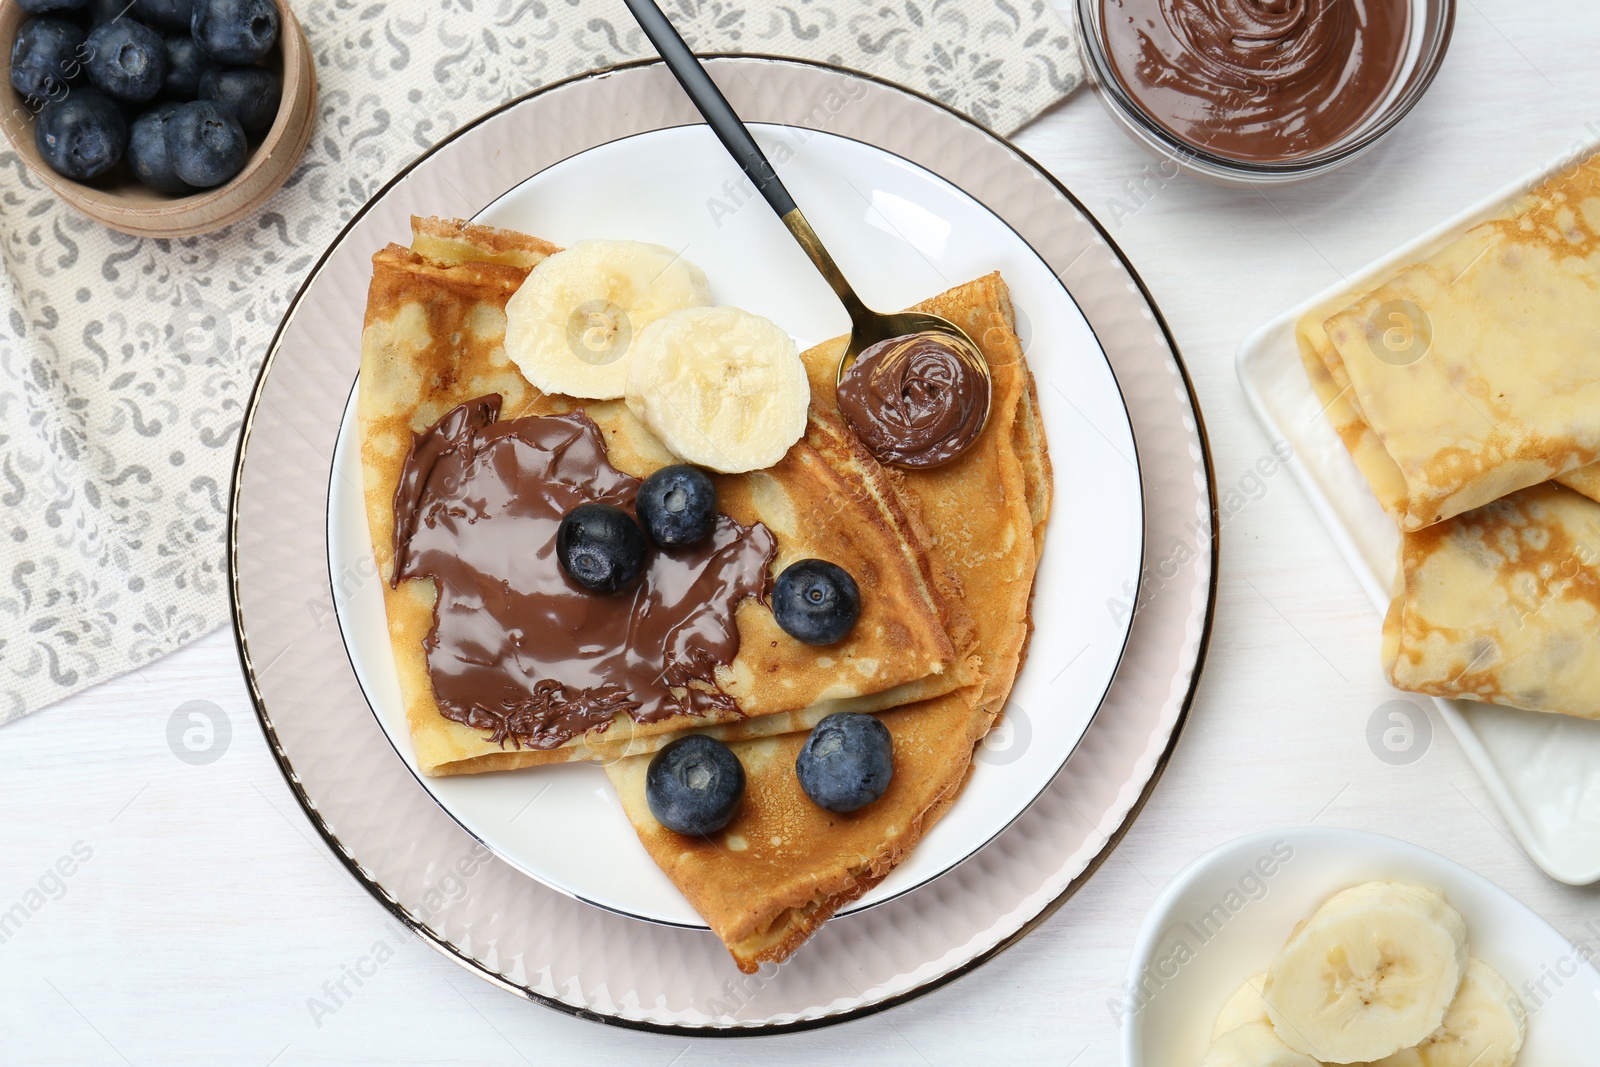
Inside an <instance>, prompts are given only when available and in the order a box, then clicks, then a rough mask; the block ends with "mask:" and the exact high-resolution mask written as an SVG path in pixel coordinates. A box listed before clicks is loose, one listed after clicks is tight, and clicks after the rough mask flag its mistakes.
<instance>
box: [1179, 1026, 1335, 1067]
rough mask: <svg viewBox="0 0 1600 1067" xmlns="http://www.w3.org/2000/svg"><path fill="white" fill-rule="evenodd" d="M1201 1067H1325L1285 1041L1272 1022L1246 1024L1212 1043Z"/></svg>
mask: <svg viewBox="0 0 1600 1067" xmlns="http://www.w3.org/2000/svg"><path fill="white" fill-rule="evenodd" d="M1200 1067H1322V1065H1321V1064H1320V1063H1318V1062H1317V1061H1316V1060H1314V1059H1312V1058H1311V1057H1310V1056H1305V1055H1302V1054H1300V1053H1298V1052H1296V1051H1295V1050H1294V1049H1292V1048H1290V1047H1289V1046H1288V1045H1285V1044H1284V1043H1283V1039H1282V1038H1280V1037H1279V1036H1278V1034H1277V1032H1276V1031H1275V1030H1273V1029H1272V1024H1271V1023H1265V1022H1261V1021H1260V1020H1256V1021H1254V1022H1248V1023H1245V1024H1244V1025H1243V1026H1239V1027H1236V1028H1234V1029H1232V1030H1229V1031H1228V1032H1227V1033H1225V1034H1223V1035H1222V1036H1221V1037H1219V1038H1217V1039H1216V1040H1214V1041H1212V1042H1211V1047H1210V1048H1209V1049H1207V1050H1206V1055H1205V1058H1204V1059H1202V1060H1201V1061H1200Z"/></svg>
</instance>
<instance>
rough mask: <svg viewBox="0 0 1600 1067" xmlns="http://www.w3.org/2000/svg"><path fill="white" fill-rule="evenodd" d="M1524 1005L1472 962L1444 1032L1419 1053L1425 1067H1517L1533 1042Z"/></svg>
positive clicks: (1491, 972)
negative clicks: (1525, 1042) (1527, 1040)
mask: <svg viewBox="0 0 1600 1067" xmlns="http://www.w3.org/2000/svg"><path fill="white" fill-rule="evenodd" d="M1527 1029H1528V1016H1527V1012H1525V1011H1524V1010H1523V1007H1522V1001H1520V1000H1518V999H1517V995H1516V993H1514V992H1512V990H1511V986H1510V985H1508V984H1507V983H1506V980H1505V979H1504V978H1502V977H1500V972H1498V971H1496V970H1495V969H1494V968H1493V967H1490V966H1489V965H1488V964H1487V963H1484V962H1483V961H1482V960H1479V959H1472V960H1469V961H1468V962H1467V975H1466V977H1465V978H1463V979H1462V981H1461V990H1460V992H1458V993H1456V999H1455V1000H1454V1001H1453V1002H1451V1004H1450V1010H1448V1011H1446V1012H1445V1013H1444V1022H1443V1023H1441V1024H1440V1026H1439V1029H1438V1030H1436V1031H1434V1034H1433V1036H1432V1037H1430V1038H1428V1039H1427V1040H1426V1041H1424V1042H1423V1043H1422V1044H1421V1045H1419V1046H1418V1047H1417V1052H1418V1053H1419V1054H1420V1056H1421V1059H1420V1061H1419V1062H1420V1063H1421V1064H1422V1067H1511V1065H1512V1064H1514V1063H1516V1062H1517V1053H1519V1052H1521V1051H1522V1039H1523V1038H1524V1037H1526V1036H1527Z"/></svg>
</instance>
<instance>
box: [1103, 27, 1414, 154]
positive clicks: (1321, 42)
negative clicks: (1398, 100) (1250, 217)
mask: <svg viewBox="0 0 1600 1067" xmlns="http://www.w3.org/2000/svg"><path fill="white" fill-rule="evenodd" d="M1101 2H1102V9H1101V17H1102V22H1103V25H1104V31H1103V32H1104V38H1105V47H1106V52H1107V53H1108V55H1109V56H1110V59H1111V69H1112V72H1113V73H1114V74H1115V76H1116V79H1117V81H1119V82H1121V83H1122V86H1123V88H1124V89H1126V90H1127V92H1128V94H1129V95H1130V96H1132V97H1133V98H1134V100H1136V101H1137V102H1138V104H1139V106H1140V107H1141V108H1143V109H1144V111H1145V113H1146V114H1147V115H1148V116H1149V117H1150V118H1151V119H1152V120H1153V121H1154V122H1155V123H1156V124H1158V125H1160V126H1162V127H1164V128H1165V129H1167V130H1168V131H1169V132H1171V133H1172V134H1173V135H1175V136H1176V137H1178V138H1179V139H1180V140H1183V141H1187V142H1189V143H1190V144H1192V145H1195V146H1197V147H1199V148H1203V149H1206V150H1207V151H1210V152H1214V153H1216V154H1217V155H1219V156H1225V157H1227V158H1229V159H1238V160H1245V161H1249V162H1280V161H1287V160H1292V159H1298V158H1300V157H1302V156H1307V155H1311V154H1313V153H1315V152H1319V151H1321V150H1323V149H1325V148H1327V147H1329V146H1331V145H1333V144H1335V143H1336V142H1338V141H1339V140H1340V139H1341V138H1342V137H1344V136H1345V135H1347V134H1349V133H1350V132H1351V131H1352V130H1354V129H1356V128H1357V127H1358V126H1360V125H1361V123H1362V122H1364V121H1366V120H1367V119H1368V118H1369V117H1371V115H1372V114H1373V113H1374V112H1375V111H1376V110H1377V109H1378V107H1379V106H1380V105H1381V104H1382V103H1383V100H1384V98H1385V97H1386V96H1388V94H1389V89H1390V88H1391V87H1392V86H1393V85H1394V82H1395V77H1396V76H1397V75H1398V73H1399V71H1400V65H1401V61H1402V59H1403V58H1404V55H1405V47H1406V39H1407V37H1408V35H1409V33H1410V10H1411V5H1410V4H1409V3H1406V2H1405V0H1101Z"/></svg>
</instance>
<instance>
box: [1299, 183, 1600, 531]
mask: <svg viewBox="0 0 1600 1067" xmlns="http://www.w3.org/2000/svg"><path fill="white" fill-rule="evenodd" d="M1322 328H1323V329H1324V330H1325V331H1326V342H1327V343H1326V344H1325V345H1324V344H1321V343H1320V338H1319V337H1317V336H1316V334H1317V330H1316V328H1315V327H1312V328H1310V329H1307V328H1304V326H1303V328H1302V331H1301V332H1302V344H1303V345H1307V344H1309V346H1310V347H1311V348H1313V349H1314V350H1315V351H1317V353H1318V355H1319V356H1320V357H1321V358H1322V359H1323V360H1324V361H1325V363H1326V366H1327V369H1328V372H1329V374H1330V375H1331V377H1332V379H1333V381H1334V382H1335V384H1336V385H1337V386H1338V388H1339V389H1340V390H1345V394H1344V395H1345V398H1346V400H1347V401H1348V403H1349V405H1350V407H1351V408H1352V409H1353V410H1354V412H1355V413H1356V415H1357V416H1359V417H1360V419H1361V420H1362V421H1363V422H1365V423H1366V425H1367V426H1369V427H1370V428H1371V430H1372V432H1373V433H1374V434H1375V435H1376V437H1377V440H1378V442H1379V443H1380V444H1381V446H1382V448H1383V450H1384V451H1385V452H1387V454H1388V455H1389V457H1390V458H1391V459H1392V460H1393V462H1394V464H1395V466H1396V468H1397V469H1398V471H1399V474H1400V477H1401V480H1402V483H1403V486H1404V490H1403V493H1401V494H1399V495H1397V496H1393V497H1392V498H1391V499H1389V500H1387V503H1388V505H1389V506H1390V507H1391V509H1392V511H1393V513H1394V514H1395V515H1396V517H1397V520H1398V522H1399V525H1400V527H1401V529H1403V530H1417V529H1421V528H1423V527H1425V526H1429V525H1431V524H1433V523H1435V522H1439V521H1441V520H1444V519H1448V518H1450V517H1452V516H1455V515H1460V514H1462V513H1464V512H1467V511H1470V510H1472V509H1473V508H1476V507H1480V506H1482V505H1484V504H1487V503H1488V502H1490V501H1492V500H1496V499H1498V498H1499V497H1502V496H1505V495H1506V494H1508V493H1512V492H1515V491H1516V490H1518V489H1522V488H1525V487H1527V486H1530V485H1536V484H1538V483H1540V482H1544V481H1548V480H1550V479H1551V478H1554V477H1557V476H1559V475H1562V474H1564V473H1566V472H1568V471H1572V470H1575V469H1576V468H1579V467H1582V466H1585V465H1587V464H1590V463H1593V462H1595V461H1596V460H1597V459H1600V375H1597V374H1596V373H1595V365H1596V364H1595V360H1596V356H1595V353H1596V352H1597V351H1600V157H1593V158H1590V159H1589V160H1587V161H1585V162H1584V163H1582V164H1580V165H1579V166H1577V167H1574V168H1573V169H1571V170H1570V171H1568V172H1566V173H1563V174H1561V175H1559V176H1557V177H1556V178H1553V179H1551V180H1550V181H1548V182H1546V183H1545V184H1544V185H1542V186H1540V187H1539V188H1538V189H1536V190H1534V191H1532V192H1531V193H1530V194H1529V195H1528V196H1526V197H1524V198H1522V199H1520V200H1519V201H1518V203H1517V205H1516V207H1515V209H1514V212H1513V213H1511V214H1509V215H1508V216H1507V217H1502V218H1498V219H1493V220H1490V221H1488V222H1485V223H1483V224H1481V225H1479V226H1476V227H1474V228H1473V229H1471V230H1469V231H1467V233H1465V234H1464V235H1462V237H1461V238H1460V239H1458V240H1457V241H1455V242H1454V243H1452V244H1450V245H1449V246H1447V247H1446V248H1444V249H1443V250H1441V251H1439V252H1438V253H1436V254H1435V255H1433V256H1430V257H1429V258H1427V259H1425V260H1423V261H1422V262H1420V263H1418V264H1416V265H1414V266H1412V267H1409V268H1407V269H1406V270H1404V271H1401V272H1400V273H1399V274H1397V275H1396V276H1395V277H1394V278H1392V279H1390V280H1389V281H1388V282H1386V283H1385V284H1383V285H1381V286H1379V287H1378V288H1377V289H1375V290H1373V291H1372V292H1371V293H1368V294H1367V295H1365V296H1363V297H1361V298H1360V299H1358V300H1355V301H1354V302H1353V303H1352V304H1350V305H1349V306H1348V307H1345V308H1344V309H1342V310H1338V311H1336V312H1335V313H1333V314H1332V315H1330V316H1328V317H1327V318H1326V320H1325V322H1324V323H1323V327H1322ZM1382 498H1383V494H1382V493H1380V499H1382Z"/></svg>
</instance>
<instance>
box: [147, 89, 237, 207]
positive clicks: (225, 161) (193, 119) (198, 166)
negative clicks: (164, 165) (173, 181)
mask: <svg viewBox="0 0 1600 1067" xmlns="http://www.w3.org/2000/svg"><path fill="white" fill-rule="evenodd" d="M249 147H250V146H249V144H248V143H247V142H246V141H245V139H244V128H243V127H242V126H240V125H239V122H238V120H237V119H235V118H234V117H233V116H232V115H229V114H227V113H225V112H224V111H223V110H222V109H221V108H219V107H217V105H216V104H213V103H212V102H211V101H209V100H195V101H193V102H191V103H187V104H179V105H178V107H177V110H176V111H175V112H173V115H172V118H171V119H170V120H168V122H167V154H168V155H169V156H170V157H171V159H172V169H173V171H175V172H176V173H177V175H178V177H180V178H182V179H183V180H184V181H186V182H188V183H189V184H190V185H192V186H194V187H195V188H197V189H210V188H211V187H212V186H216V185H221V184H222V183H223V182H225V181H227V180H229V179H230V178H232V177H233V176H234V175H235V174H238V173H239V172H240V171H241V170H243V169H244V161H245V157H246V156H247V155H248V154H249Z"/></svg>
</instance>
